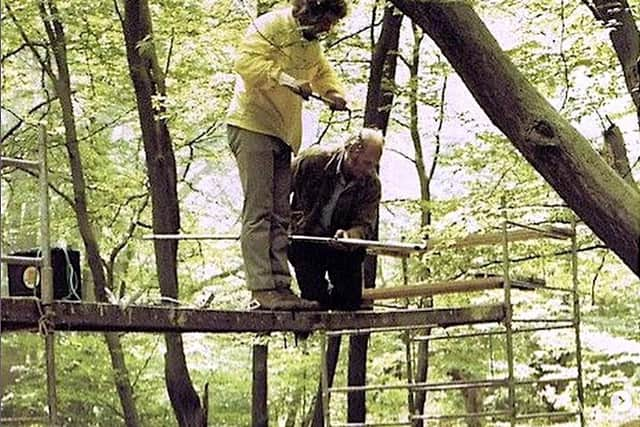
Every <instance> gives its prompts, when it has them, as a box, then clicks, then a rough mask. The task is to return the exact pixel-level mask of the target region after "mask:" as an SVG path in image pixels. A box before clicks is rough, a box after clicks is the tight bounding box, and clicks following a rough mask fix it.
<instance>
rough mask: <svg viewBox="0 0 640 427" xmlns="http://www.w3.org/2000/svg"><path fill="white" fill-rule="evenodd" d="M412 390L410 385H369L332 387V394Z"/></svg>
mask: <svg viewBox="0 0 640 427" xmlns="http://www.w3.org/2000/svg"><path fill="white" fill-rule="evenodd" d="M405 388H411V385H410V384H406V383H398V384H369V385H351V386H344V387H331V388H330V389H329V392H330V393H350V392H353V391H369V390H380V391H382V390H399V389H405Z"/></svg>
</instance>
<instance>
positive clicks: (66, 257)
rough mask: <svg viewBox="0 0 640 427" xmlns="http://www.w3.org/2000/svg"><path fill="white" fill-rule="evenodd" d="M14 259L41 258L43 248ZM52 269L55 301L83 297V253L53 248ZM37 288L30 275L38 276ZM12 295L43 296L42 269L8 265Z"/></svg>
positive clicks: (34, 266) (32, 266) (24, 253)
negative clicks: (81, 268) (81, 275)
mask: <svg viewBox="0 0 640 427" xmlns="http://www.w3.org/2000/svg"><path fill="white" fill-rule="evenodd" d="M11 255H13V256H22V257H39V256H40V250H39V249H31V250H28V251H21V252H14V253H12V254H11ZM51 267H52V269H53V299H57V300H61V299H64V300H75V301H79V300H80V299H81V298H82V283H81V281H80V252H78V251H76V250H74V249H68V248H51ZM36 271H37V276H36V277H35V278H36V280H35V282H36V283H35V286H33V283H32V284H30V283H29V280H28V276H29V275H31V278H32V279H33V276H34V275H35V273H36ZM7 273H8V276H9V295H10V296H30V297H32V296H36V297H38V298H39V297H40V283H41V280H40V277H41V276H42V275H41V274H40V268H39V267H36V265H35V263H34V265H22V264H11V263H7Z"/></svg>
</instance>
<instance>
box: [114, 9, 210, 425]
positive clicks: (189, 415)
mask: <svg viewBox="0 0 640 427" xmlns="http://www.w3.org/2000/svg"><path fill="white" fill-rule="evenodd" d="M122 28H123V32H124V38H125V44H126V49H127V60H128V62H129V73H130V76H131V80H132V82H133V86H134V89H135V93H136V101H137V106H138V115H139V119H140V128H141V130H142V139H143V142H144V150H145V158H146V164H147V176H148V178H149V185H150V188H151V212H152V224H153V232H154V233H156V234H175V233H177V232H178V231H179V229H180V215H179V210H178V194H177V183H176V163H175V156H174V152H173V147H172V145H171V137H170V135H169V129H168V127H167V122H166V119H165V118H164V117H163V112H164V111H163V107H162V102H163V100H164V98H165V97H166V93H165V84H164V75H163V71H162V70H161V68H160V66H159V63H158V59H157V57H156V51H155V45H154V44H153V43H154V42H153V29H152V25H151V16H150V11H149V4H148V2H147V1H146V0H127V1H126V2H125V13H124V19H123V20H122ZM158 100H159V104H160V106H159V107H156V108H154V102H155V103H156V105H157V104H158ZM177 249H178V243H177V241H174V240H155V241H154V250H155V257H156V271H157V273H158V283H159V285H160V293H161V294H162V296H163V297H167V298H170V299H174V300H175V299H178V277H177ZM165 344H166V347H167V352H166V354H165V381H166V384H167V391H168V393H169V398H170V400H171V405H172V406H173V410H174V412H175V414H176V418H177V419H178V423H179V424H180V425H181V426H202V425H206V420H205V419H204V416H203V411H202V406H201V404H200V399H199V397H198V394H197V393H196V391H195V389H194V387H193V384H192V382H191V378H190V376H189V371H188V369H187V364H186V360H185V357H184V351H183V343H182V336H181V335H180V334H165Z"/></svg>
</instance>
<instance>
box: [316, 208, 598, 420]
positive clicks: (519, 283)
mask: <svg viewBox="0 0 640 427" xmlns="http://www.w3.org/2000/svg"><path fill="white" fill-rule="evenodd" d="M502 211H503V220H502V226H501V232H500V233H492V234H488V235H486V236H485V237H482V236H480V235H474V236H472V237H471V238H469V237H468V238H465V239H461V240H459V241H458V242H456V243H454V244H451V245H449V246H448V247H449V248H456V249H461V248H465V247H471V246H478V245H501V247H502V250H501V253H502V260H501V262H502V277H498V276H492V277H489V278H486V279H477V278H475V279H471V280H466V281H465V280H460V281H446V282H439V283H431V284H421V285H407V284H406V283H405V285H404V286H399V287H391V288H378V289H365V290H364V292H363V296H364V298H368V299H369V300H371V301H374V300H378V299H406V298H411V297H425V296H427V297H431V296H433V295H440V294H448V293H456V292H457V293H461V292H477V291H485V290H489V289H499V288H502V289H503V297H502V299H503V304H504V318H503V319H502V320H501V321H499V323H498V329H492V330H487V331H483V332H474V333H457V334H440V335H433V334H431V332H429V335H427V336H417V335H416V331H418V332H420V331H424V330H427V329H429V330H430V329H431V328H433V327H434V326H435V325H414V326H404V327H398V328H371V329H368V330H366V331H363V330H341V331H324V332H323V336H322V340H321V344H320V348H321V350H320V351H321V362H320V363H321V366H320V370H321V380H322V381H321V386H322V402H323V413H324V426H325V427H348V426H356V425H357V426H396V425H398V426H399V425H408V426H413V425H416V424H417V423H418V422H424V421H436V422H437V421H445V420H464V419H467V420H468V419H479V418H493V419H494V420H502V421H505V422H507V423H508V424H509V425H511V426H515V425H516V424H518V423H519V422H522V421H526V420H532V419H537V418H557V417H577V418H578V420H579V423H580V425H581V426H584V425H585V419H584V411H583V409H584V387H583V383H582V347H581V343H580V302H579V292H578V264H577V262H578V260H577V243H576V232H575V218H574V219H572V223H571V229H569V230H567V229H565V228H557V227H552V228H540V227H532V226H528V225H523V224H519V223H516V222H512V221H510V220H509V218H508V217H507V213H506V209H505V208H503V210H502ZM512 237H513V238H512ZM540 238H554V239H570V241H571V251H570V257H571V259H570V269H571V273H570V274H571V278H572V283H571V287H570V288H569V287H558V286H546V283H544V282H541V281H539V280H534V279H531V278H529V279H514V278H512V274H511V260H510V255H509V250H510V243H512V242H513V241H523V240H533V239H540ZM463 242H464V243H463ZM426 246H429V245H428V244H427V245H426ZM405 282H406V278H405ZM536 289H541V290H542V289H544V290H549V291H553V292H564V293H568V294H570V295H571V301H570V304H571V306H570V307H568V310H569V311H571V312H572V316H571V317H570V318H565V319H518V318H514V315H513V308H514V306H513V304H512V293H513V292H514V290H524V291H531V290H536ZM487 322H488V323H491V322H495V320H490V319H487V320H485V323H487ZM470 323H483V322H482V319H476V321H475V322H470ZM470 323H469V324H470ZM527 323H530V324H533V325H534V326H527ZM514 324H523V325H524V326H519V327H514ZM540 324H542V326H539V325H540ZM557 329H573V330H574V334H575V338H574V343H575V365H576V375H575V377H574V376H568V377H563V378H553V379H533V378H532V379H524V378H516V375H515V373H514V368H515V362H514V359H515V356H514V351H513V350H514V343H513V337H514V335H515V334H521V333H532V332H537V331H548V330H557ZM391 331H403V332H404V333H405V334H404V339H405V341H406V343H407V346H406V364H407V370H406V373H407V382H406V383H400V384H371V385H364V386H362V385H360V386H345V387H335V386H334V387H331V386H330V380H329V378H328V373H327V365H326V352H327V339H326V337H327V336H339V335H350V334H362V333H382V332H391ZM479 336H504V337H505V353H506V365H507V369H506V371H507V372H506V376H505V377H504V378H497V379H494V378H491V379H485V380H457V381H452V382H429V381H425V382H422V383H417V382H415V380H414V378H415V374H414V366H415V365H416V363H415V362H414V360H413V359H414V357H415V356H414V353H415V351H414V350H413V344H414V343H417V342H420V341H433V340H445V339H465V338H471V337H479ZM556 381H566V382H575V383H576V394H577V396H575V397H574V399H573V401H574V403H575V404H576V405H577V406H576V408H575V410H570V411H557V412H539V413H538V412H536V413H521V412H519V411H518V399H517V397H518V393H517V389H518V387H520V386H526V385H536V384H537V385H544V384H550V383H554V382H556ZM480 388H503V389H506V390H507V408H506V409H501V410H492V411H483V412H477V413H458V414H440V415H430V414H426V413H425V414H422V415H418V414H417V413H416V412H415V411H414V408H413V405H414V402H415V396H414V394H415V393H416V392H419V391H422V392H427V391H460V390H465V389H480ZM392 389H406V390H407V393H408V396H407V402H408V406H409V408H408V409H409V410H408V414H409V415H408V417H407V419H406V420H401V421H398V420H394V421H389V422H365V423H362V422H359V423H353V422H351V423H349V422H347V423H338V422H334V421H333V420H332V414H331V408H330V403H331V395H332V394H334V393H350V392H356V391H361V392H362V391H383V390H392ZM576 397H577V402H576V401H575V398H576ZM425 398H426V396H425Z"/></svg>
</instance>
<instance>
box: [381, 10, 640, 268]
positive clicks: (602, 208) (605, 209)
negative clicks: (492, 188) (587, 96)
mask: <svg viewBox="0 0 640 427" xmlns="http://www.w3.org/2000/svg"><path fill="white" fill-rule="evenodd" d="M392 2H393V3H394V4H395V5H396V6H398V8H400V10H402V11H403V12H404V13H405V14H406V15H407V16H409V17H411V18H412V19H413V20H414V22H415V23H416V24H418V25H419V26H420V27H421V28H422V29H423V30H424V31H425V32H426V33H427V34H428V35H429V36H430V37H431V38H432V39H433V40H434V41H435V43H436V44H437V45H438V46H439V47H440V49H441V50H442V52H443V53H444V55H445V56H446V57H447V59H448V60H449V62H450V63H451V65H452V66H453V68H454V69H455V70H456V72H457V73H458V74H459V75H460V77H461V78H462V80H463V81H464V82H465V84H466V86H467V88H468V89H469V90H470V91H471V93H472V95H473V96H474V98H475V99H476V101H477V102H478V104H479V105H480V106H481V107H482V109H483V110H484V111H485V113H486V114H487V116H488V117H489V118H490V119H491V121H492V122H493V123H494V125H496V126H497V127H498V128H499V129H500V130H501V131H502V132H503V133H504V134H505V135H506V136H507V137H508V138H509V140H510V141H511V142H512V143H513V145H514V146H515V147H516V148H517V149H518V150H519V151H520V152H521V153H522V154H523V155H524V157H525V158H526V159H527V161H528V162H529V163H531V165H532V166H533V167H534V168H535V169H536V170H537V171H538V172H539V173H540V174H541V175H542V176H543V177H544V178H545V179H546V180H547V182H549V184H550V185H551V186H552V187H553V188H554V189H555V190H556V192H557V193H558V194H559V195H560V197H562V198H563V199H564V201H565V202H566V203H567V204H568V205H569V207H570V208H571V209H573V211H574V212H576V214H577V215H578V216H580V218H582V220H583V221H584V222H585V223H586V224H587V225H588V226H589V227H590V228H591V230H592V231H593V232H594V233H595V234H596V235H597V236H598V237H599V238H600V239H602V240H603V241H604V243H605V244H606V245H607V246H608V247H609V248H610V249H611V250H613V252H614V253H616V255H618V257H620V259H621V260H622V261H623V262H624V263H625V264H626V265H627V266H628V267H629V268H630V269H631V270H632V271H633V272H634V273H636V274H637V275H638V276H640V261H639V247H638V245H639V239H640V194H638V192H636V191H635V190H633V188H632V187H630V186H629V185H628V184H627V183H625V182H624V180H623V179H622V178H621V177H620V176H619V175H618V174H617V173H616V172H615V171H614V170H613V169H612V168H611V167H609V166H608V165H607V164H606V163H605V162H604V160H603V159H602V158H601V157H600V156H599V155H598V153H596V152H595V151H594V150H593V148H592V147H591V146H590V145H589V141H587V140H586V139H585V138H584V137H583V136H582V135H580V134H579V133H578V132H577V131H576V130H575V129H574V128H573V127H572V126H571V125H570V124H569V123H568V122H567V121H566V120H565V119H564V118H562V117H561V116H560V115H559V114H558V112H557V111H555V110H554V109H553V108H552V107H551V105H550V104H549V103H548V102H547V101H546V100H545V99H544V98H543V97H542V96H541V95H540V93H539V92H538V91H537V90H536V89H535V88H534V87H533V86H532V85H531V84H530V83H529V82H528V81H527V80H526V79H525V78H524V76H523V75H522V73H520V71H519V70H518V69H517V68H516V67H515V66H514V65H513V63H512V62H511V61H510V60H509V58H508V57H507V55H506V54H505V53H504V52H503V51H502V49H501V48H500V46H499V45H498V42H497V41H496V40H495V38H494V37H493V36H492V35H491V33H490V32H489V30H488V29H487V28H486V26H485V25H484V23H483V22H482V21H481V20H480V18H479V17H478V15H477V14H476V13H475V11H474V10H473V9H472V7H471V6H469V5H468V4H466V3H464V2H442V3H441V2H417V1H411V0H392Z"/></svg>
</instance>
